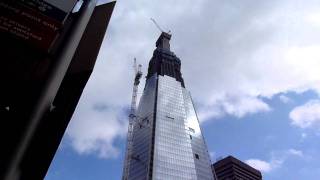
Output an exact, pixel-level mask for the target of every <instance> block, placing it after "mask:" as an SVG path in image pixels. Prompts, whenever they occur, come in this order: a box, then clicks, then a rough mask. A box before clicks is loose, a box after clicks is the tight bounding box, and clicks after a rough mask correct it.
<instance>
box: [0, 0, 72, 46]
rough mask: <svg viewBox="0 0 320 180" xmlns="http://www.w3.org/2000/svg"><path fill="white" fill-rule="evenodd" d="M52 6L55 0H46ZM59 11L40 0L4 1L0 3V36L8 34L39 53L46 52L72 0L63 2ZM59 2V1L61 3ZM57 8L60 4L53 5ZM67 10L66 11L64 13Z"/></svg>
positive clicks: (68, 10) (70, 8) (69, 9)
mask: <svg viewBox="0 0 320 180" xmlns="http://www.w3.org/2000/svg"><path fill="white" fill-rule="evenodd" d="M47 1H50V2H52V3H55V1H57V0H47ZM64 1H66V2H68V3H67V4H66V5H68V7H67V8H66V7H65V8H64V9H60V8H58V7H56V6H54V4H49V3H48V2H45V1H40V0H4V1H1V2H0V33H1V34H9V35H11V36H13V37H14V38H17V39H20V40H23V41H25V42H27V43H29V44H31V45H33V46H35V47H37V48H39V49H41V50H44V51H48V49H49V48H50V47H51V45H52V43H53V41H54V40H55V38H56V36H57V34H58V32H59V29H60V28H61V27H62V24H63V22H64V20H65V18H66V17H67V15H68V14H69V12H70V11H71V10H72V8H73V6H74V4H75V2H76V0H69V1H68V0H64ZM64 1H62V2H64ZM56 4H58V5H59V7H61V6H62V5H63V3H61V1H60V3H56ZM66 10H67V11H66Z"/></svg>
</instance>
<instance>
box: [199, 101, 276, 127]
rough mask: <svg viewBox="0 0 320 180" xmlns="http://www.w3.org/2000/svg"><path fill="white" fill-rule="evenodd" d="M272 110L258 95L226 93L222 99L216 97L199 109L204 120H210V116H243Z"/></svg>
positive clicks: (200, 116) (201, 118) (200, 117)
mask: <svg viewBox="0 0 320 180" xmlns="http://www.w3.org/2000/svg"><path fill="white" fill-rule="evenodd" d="M218 97H219V96H218ZM270 110H271V108H270V107H269V105H268V104H266V103H265V102H263V101H262V100H261V99H260V98H257V97H253V96H246V95H243V96H238V95H224V96H220V99H216V100H215V102H214V103H212V104H211V105H208V106H206V107H202V108H201V109H200V111H199V119H200V121H202V122H203V121H206V120H209V118H212V117H216V118H218V117H221V116H223V115H225V114H229V115H233V116H235V117H237V118H242V117H244V116H245V115H247V114H253V113H256V112H259V111H260V112H267V111H270Z"/></svg>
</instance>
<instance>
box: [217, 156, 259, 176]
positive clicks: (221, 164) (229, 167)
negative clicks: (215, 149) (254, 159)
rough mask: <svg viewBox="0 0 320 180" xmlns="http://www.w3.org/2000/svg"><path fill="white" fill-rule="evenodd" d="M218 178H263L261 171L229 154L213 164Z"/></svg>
mask: <svg viewBox="0 0 320 180" xmlns="http://www.w3.org/2000/svg"><path fill="white" fill-rule="evenodd" d="M212 171H214V172H215V174H216V177H217V179H218V180H247V179H250V180H262V175H261V172H260V171H258V170H256V169H254V168H253V167H251V166H249V165H247V164H246V163H244V162H242V161H240V160H238V159H236V158H234V157H232V156H228V157H226V158H224V159H221V160H219V161H217V162H216V163H214V164H213V165H212Z"/></svg>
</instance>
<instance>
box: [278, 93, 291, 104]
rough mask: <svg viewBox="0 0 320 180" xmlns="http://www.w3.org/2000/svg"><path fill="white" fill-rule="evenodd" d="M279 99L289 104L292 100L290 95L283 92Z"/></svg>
mask: <svg viewBox="0 0 320 180" xmlns="http://www.w3.org/2000/svg"><path fill="white" fill-rule="evenodd" d="M279 99H280V101H281V102H283V103H284V104H288V103H290V102H292V99H290V98H289V97H288V96H285V95H283V94H282V95H280V96H279Z"/></svg>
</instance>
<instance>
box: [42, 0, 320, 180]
mask: <svg viewBox="0 0 320 180" xmlns="http://www.w3.org/2000/svg"><path fill="white" fill-rule="evenodd" d="M319 12H320V3H319V1H318V0H309V1H301V0H282V1H278V0H270V1H253V0H241V1H239V0H228V1H221V0H198V1H196V2H195V1H191V0H174V1H173V0H172V1H171V0H168V1H167V3H164V2H163V1H149V0H136V1H126V2H124V1H121V0H120V1H118V2H117V4H116V7H115V10H114V14H113V16H112V19H111V21H110V24H109V27H108V31H107V36H106V37H105V40H104V42H103V44H102V47H101V50H100V53H99V56H98V61H97V64H96V66H95V70H94V72H93V74H92V76H91V78H90V80H89V82H88V84H87V86H86V88H85V90H84V93H83V95H82V97H81V100H80V102H79V104H78V106H77V109H76V111H75V113H74V116H73V118H72V120H71V122H70V124H69V126H68V129H67V131H66V133H65V136H64V137H63V141H62V143H61V145H60V147H59V149H58V151H57V154H56V156H55V158H54V160H53V163H52V165H51V167H50V169H49V172H48V174H47V177H46V179H47V180H55V179H59V180H60V179H62V180H63V179H68V180H72V179H77V180H78V179H80V180H82V179H83V180H86V179H96V180H99V179H106V178H107V179H120V177H121V172H122V163H123V160H122V158H123V152H124V142H125V138H126V131H127V114H126V113H127V109H128V106H129V105H130V99H131V91H132V83H133V79H132V78H133V70H132V61H133V58H134V57H136V58H137V60H138V62H139V63H141V64H142V66H143V71H144V73H146V69H147V65H148V61H149V60H150V58H151V56H152V52H153V50H154V47H155V41H156V39H157V37H158V36H159V34H160V32H159V31H158V30H157V28H156V27H155V26H154V24H152V22H151V21H150V17H153V18H154V19H156V20H157V21H158V23H159V24H160V26H162V28H163V29H165V30H169V29H170V30H171V32H172V34H173V36H172V40H171V48H172V50H173V51H174V52H175V53H176V55H177V56H178V57H179V58H180V59H181V62H182V74H183V77H184V79H185V84H186V88H187V89H188V90H190V92H191V94H192V97H193V100H194V102H195V105H196V110H197V112H198V115H199V120H200V121H201V127H202V130H203V134H204V136H205V139H206V142H207V145H208V149H209V151H210V153H211V156H212V161H215V159H216V158H219V157H225V156H227V155H233V156H235V157H237V158H239V159H241V160H242V161H245V162H247V163H248V164H250V165H252V166H253V167H255V168H257V169H260V170H261V171H262V173H263V176H264V179H266V180H277V179H279V180H280V179H290V180H301V179H308V180H316V179H318V177H320V158H319V156H318V154H319V153H320V143H318V142H319V141H318V140H319V137H320V98H319V94H320V71H319V69H320V53H319V52H320V43H319V42H320V36H319V31H320V20H319V19H320V13H319ZM143 86H144V82H142V84H141V85H140V93H141V91H142V88H143ZM293 172H294V173H293Z"/></svg>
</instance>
